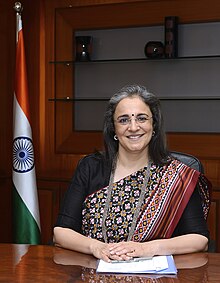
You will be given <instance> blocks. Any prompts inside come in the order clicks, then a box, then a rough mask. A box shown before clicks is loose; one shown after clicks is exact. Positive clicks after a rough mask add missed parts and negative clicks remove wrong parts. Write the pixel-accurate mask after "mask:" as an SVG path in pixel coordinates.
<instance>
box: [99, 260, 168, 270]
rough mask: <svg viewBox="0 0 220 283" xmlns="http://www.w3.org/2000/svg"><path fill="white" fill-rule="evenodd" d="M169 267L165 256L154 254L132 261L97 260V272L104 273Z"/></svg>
mask: <svg viewBox="0 0 220 283" xmlns="http://www.w3.org/2000/svg"><path fill="white" fill-rule="evenodd" d="M168 268H169V265H168V261H167V257H166V256H154V257H153V258H149V259H144V258H143V259H141V258H139V259H134V260H132V261H127V262H126V261H122V262H105V261H103V260H100V261H99V265H98V268H97V272H105V273H157V272H160V271H162V270H166V269H168Z"/></svg>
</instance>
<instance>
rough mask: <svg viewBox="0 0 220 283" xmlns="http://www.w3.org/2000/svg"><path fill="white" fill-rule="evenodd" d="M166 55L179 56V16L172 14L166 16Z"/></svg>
mask: <svg viewBox="0 0 220 283" xmlns="http://www.w3.org/2000/svg"><path fill="white" fill-rule="evenodd" d="M164 29H165V51H164V53H165V57H166V58H177V57H178V17H176V16H170V17H165V20H164Z"/></svg>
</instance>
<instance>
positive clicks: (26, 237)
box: [12, 187, 40, 245]
mask: <svg viewBox="0 0 220 283" xmlns="http://www.w3.org/2000/svg"><path fill="white" fill-rule="evenodd" d="M12 197H13V243H16V244H32V245H37V244H40V230H39V227H38V225H37V223H36V221H35V219H34V218H33V216H32V215H31V213H30V211H29V210H28V208H27V206H26V205H25V204H24V202H23V200H22V199H21V197H20V195H19V194H18V192H17V190H16V188H15V187H13V192H12Z"/></svg>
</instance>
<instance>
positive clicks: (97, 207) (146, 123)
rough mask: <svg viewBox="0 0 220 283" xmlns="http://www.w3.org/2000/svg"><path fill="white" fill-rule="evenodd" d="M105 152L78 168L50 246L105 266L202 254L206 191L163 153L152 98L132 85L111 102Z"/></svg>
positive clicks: (200, 178) (201, 179)
mask: <svg viewBox="0 0 220 283" xmlns="http://www.w3.org/2000/svg"><path fill="white" fill-rule="evenodd" d="M103 136H104V144H105V151H104V152H97V153H94V154H90V155H88V156H86V157H84V158H83V159H82V160H80V162H79V164H78V167H77V169H76V171H75V173H74V176H73V179H72V182H71V184H70V187H69V190H68V191H67V192H66V195H65V198H64V201H63V205H62V207H61V210H60V213H59V215H58V219H57V223H56V225H55V228H54V242H55V244H56V245H59V246H61V247H64V248H67V249H72V250H76V251H80V252H84V253H87V254H93V255H94V256H95V257H97V258H100V259H103V260H105V261H111V260H130V259H132V258H133V257H144V256H154V255H169V254H185V253H192V252H197V251H205V250H206V249H207V245H208V239H209V231H208V229H207V224H206V218H207V214H208V211H209V206H210V198H209V188H210V183H209V181H208V180H207V179H206V177H205V176H204V175H202V174H201V173H200V172H198V171H196V170H194V169H191V168H189V167H188V166H186V165H184V164H183V163H182V162H180V161H178V160H177V159H175V158H174V157H172V156H171V154H170V153H169V152H168V150H167V148H166V140H165V133H164V127H163V118H162V113H161V108H160V101H159V100H158V98H157V97H156V96H155V95H153V94H151V93H149V92H148V91H147V90H146V88H145V87H143V86H139V85H131V86H126V87H124V88H122V89H121V90H119V91H118V92H117V93H116V94H114V95H113V96H112V98H111V99H110V101H109V104H108V107H107V110H106V113H105V117H104V130H103Z"/></svg>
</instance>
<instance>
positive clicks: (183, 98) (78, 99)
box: [49, 96, 220, 102]
mask: <svg viewBox="0 0 220 283" xmlns="http://www.w3.org/2000/svg"><path fill="white" fill-rule="evenodd" d="M159 100H161V101H166V100H167V101H169V100H174V101H177V100H220V96H219V97H215V96H211V97H196V96H191V97H159ZM49 101H53V102H59V101H60V102H78V101H80V102H86V101H87V102H88V101H109V98H70V97H63V98H49Z"/></svg>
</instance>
